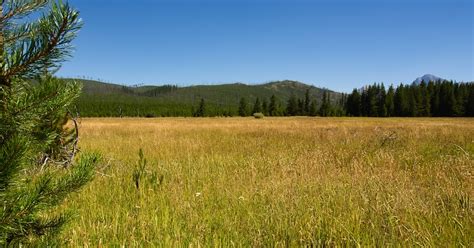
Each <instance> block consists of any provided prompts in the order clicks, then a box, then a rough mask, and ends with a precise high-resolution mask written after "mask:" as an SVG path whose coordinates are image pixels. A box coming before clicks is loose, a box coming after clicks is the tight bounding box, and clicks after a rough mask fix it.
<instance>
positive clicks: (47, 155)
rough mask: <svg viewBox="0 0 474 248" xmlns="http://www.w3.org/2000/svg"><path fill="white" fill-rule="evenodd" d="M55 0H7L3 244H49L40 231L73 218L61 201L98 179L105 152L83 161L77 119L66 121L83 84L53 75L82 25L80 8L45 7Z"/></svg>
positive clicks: (3, 6) (2, 15)
mask: <svg viewBox="0 0 474 248" xmlns="http://www.w3.org/2000/svg"><path fill="white" fill-rule="evenodd" d="M48 2H49V1H41V0H38V1H27V0H12V1H1V2H0V10H1V11H0V44H1V46H0V49H1V50H2V51H0V54H1V55H2V57H1V60H0V67H1V68H2V70H0V202H1V203H0V246H2V247H3V246H8V245H14V246H22V244H26V243H29V242H31V243H32V244H33V243H37V242H39V241H41V242H43V243H44V242H46V243H48V242H49V240H50V239H43V240H42V239H41V237H42V236H45V237H48V238H52V237H54V235H55V234H56V233H57V232H58V231H59V230H60V228H61V227H62V225H63V224H64V223H65V222H66V221H67V220H68V215H67V214H65V213H61V212H58V211H57V207H58V206H59V204H60V203H61V202H62V201H63V200H64V199H65V198H66V197H67V196H68V195H69V194H70V193H72V192H75V191H77V190H78V189H79V188H81V186H83V185H84V184H85V183H87V182H88V181H90V180H91V179H92V176H93V174H94V173H93V172H94V166H95V164H96V163H97V161H98V160H99V159H100V157H99V155H97V154H85V155H83V156H81V157H80V158H79V159H77V160H76V158H75V155H76V153H77V139H78V130H77V126H76V124H77V122H75V120H74V124H75V128H73V129H67V128H65V126H66V124H67V123H68V120H69V119H68V115H72V113H71V112H70V111H69V110H68V109H69V108H70V106H71V105H72V103H73V102H74V101H75V99H76V98H77V97H78V96H79V94H80V90H81V87H80V85H79V84H77V83H75V82H70V81H68V82H66V81H63V80H59V79H56V78H54V77H52V76H48V74H49V73H48V70H54V69H55V68H57V67H58V66H59V64H60V62H62V61H63V60H64V58H66V57H67V56H69V54H70V51H71V49H70V46H69V44H70V42H71V41H72V39H74V37H75V33H76V31H77V30H78V29H79V28H80V26H81V23H80V21H79V18H78V12H77V11H75V10H74V9H72V8H70V7H69V6H68V5H67V4H64V3H62V2H58V3H52V4H51V6H50V7H47V8H46V4H47V3H48ZM39 8H46V12H45V14H43V15H42V16H41V17H40V18H39V19H38V20H37V21H36V22H28V20H29V17H30V16H29V15H30V14H32V13H35V11H37V10H39ZM25 17H26V18H25ZM22 18H25V21H23V20H22V21H18V20H19V19H22ZM32 79H34V80H33V81H34V83H32Z"/></svg>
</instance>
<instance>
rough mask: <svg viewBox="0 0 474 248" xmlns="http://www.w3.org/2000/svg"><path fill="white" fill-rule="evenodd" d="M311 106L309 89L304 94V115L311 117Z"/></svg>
mask: <svg viewBox="0 0 474 248" xmlns="http://www.w3.org/2000/svg"><path fill="white" fill-rule="evenodd" d="M310 105H311V99H310V97H309V89H307V90H306V93H305V94H304V110H303V114H304V115H309V112H310Z"/></svg>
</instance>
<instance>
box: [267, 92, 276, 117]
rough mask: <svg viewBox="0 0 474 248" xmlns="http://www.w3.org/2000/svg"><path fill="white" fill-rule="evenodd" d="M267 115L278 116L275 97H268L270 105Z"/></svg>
mask: <svg viewBox="0 0 474 248" xmlns="http://www.w3.org/2000/svg"><path fill="white" fill-rule="evenodd" d="M268 114H269V115H270V116H277V115H278V103H277V99H276V96H275V95H272V97H270V105H269V106H268Z"/></svg>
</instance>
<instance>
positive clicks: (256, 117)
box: [253, 113, 264, 119]
mask: <svg viewBox="0 0 474 248" xmlns="http://www.w3.org/2000/svg"><path fill="white" fill-rule="evenodd" d="M253 117H255V119H263V117H264V115H263V114H262V113H253Z"/></svg>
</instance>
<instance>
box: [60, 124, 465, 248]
mask: <svg viewBox="0 0 474 248" xmlns="http://www.w3.org/2000/svg"><path fill="white" fill-rule="evenodd" d="M80 135H81V139H80V147H81V150H82V151H83V152H91V151H98V152H100V153H102V154H103V160H102V163H101V165H100V166H99V167H98V168H97V174H96V177H95V179H94V181H93V182H91V183H90V184H88V185H87V186H86V187H85V188H84V189H83V190H82V191H80V192H79V193H77V194H75V195H73V196H71V197H69V198H68V199H67V200H66V203H65V207H66V208H67V209H74V210H75V211H74V212H73V213H74V218H73V220H72V221H71V222H70V223H69V224H68V225H67V227H66V228H65V229H64V231H63V233H62V235H61V239H62V240H63V241H64V242H65V245H68V246H71V247H75V246H91V247H96V246H121V245H124V246H127V247H130V246H131V247H133V246H140V247H141V246H165V247H169V246H193V247H199V246H238V247H241V246H245V247H248V246H251V247H260V246H276V247H282V246H311V245H313V246H324V245H327V246H359V245H362V246H366V245H372V246H373V245H377V246H441V247H447V246H465V247H473V246H474V206H473V202H472V199H473V197H474V180H473V179H474V163H473V156H474V120H473V119H468V118H453V119H449V118H378V119H377V118H310V117H292V118H264V119H253V118H250V117H248V118H154V119H139V118H129V119H127V118H124V119H119V118H91V119H87V118H86V119H83V120H82V121H81V130H80ZM140 148H142V149H143V153H144V157H145V158H146V165H145V168H144V170H143V171H141V174H140V175H141V177H140V180H139V182H138V188H137V185H136V181H135V180H134V176H133V175H134V173H136V172H137V170H138V169H137V168H138V167H137V166H138V165H137V163H138V160H139V156H138V154H139V149H140ZM142 164H143V163H142Z"/></svg>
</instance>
